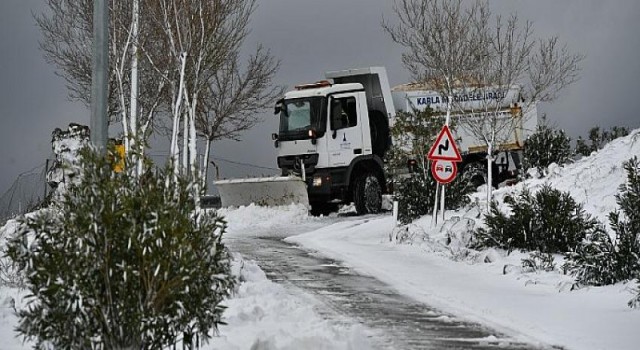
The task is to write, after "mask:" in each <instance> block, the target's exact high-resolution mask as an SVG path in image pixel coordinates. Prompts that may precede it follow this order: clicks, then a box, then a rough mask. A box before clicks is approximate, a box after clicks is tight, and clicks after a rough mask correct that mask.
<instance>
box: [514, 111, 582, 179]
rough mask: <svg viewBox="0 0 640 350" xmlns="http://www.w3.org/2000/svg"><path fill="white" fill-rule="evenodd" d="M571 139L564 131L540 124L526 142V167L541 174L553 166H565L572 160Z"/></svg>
mask: <svg viewBox="0 0 640 350" xmlns="http://www.w3.org/2000/svg"><path fill="white" fill-rule="evenodd" d="M571 155H572V152H571V138H569V137H568V136H567V135H566V134H565V132H564V130H555V129H553V128H551V127H550V126H548V125H547V124H545V123H540V124H539V125H538V128H537V130H536V132H535V133H533V134H532V135H531V136H529V138H528V139H527V140H526V141H525V148H524V159H523V163H524V167H525V169H533V168H535V169H537V170H538V172H539V173H541V174H542V173H543V171H544V170H545V169H546V168H547V167H548V166H549V165H550V164H551V163H557V164H564V163H566V162H567V161H568V160H569V159H570V158H571Z"/></svg>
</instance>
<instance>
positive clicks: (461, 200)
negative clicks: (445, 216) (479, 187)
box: [394, 167, 473, 224]
mask: <svg viewBox="0 0 640 350" xmlns="http://www.w3.org/2000/svg"><path fill="white" fill-rule="evenodd" d="M425 176H426V177H425ZM471 192H473V186H472V185H471V184H470V183H469V182H467V181H465V179H464V178H462V177H458V178H456V179H455V180H454V181H453V182H451V183H450V184H448V185H446V190H445V199H446V200H445V207H446V209H448V210H453V209H458V208H460V207H463V206H465V205H467V204H468V203H469V201H470V200H469V196H468V195H469V194H470V193H471ZM394 193H395V196H396V200H397V201H398V219H399V220H400V222H401V223H403V224H408V223H410V222H412V221H413V220H415V219H417V218H419V217H421V216H424V215H427V214H429V213H431V211H432V210H433V206H434V204H435V203H434V200H435V198H434V197H435V194H436V181H435V180H434V178H433V177H432V176H431V174H430V173H427V174H426V175H425V174H424V173H423V171H422V169H421V168H420V167H418V171H417V172H415V173H413V174H411V176H409V177H406V178H404V179H402V180H400V181H399V183H398V185H397V188H396V189H395V191H394Z"/></svg>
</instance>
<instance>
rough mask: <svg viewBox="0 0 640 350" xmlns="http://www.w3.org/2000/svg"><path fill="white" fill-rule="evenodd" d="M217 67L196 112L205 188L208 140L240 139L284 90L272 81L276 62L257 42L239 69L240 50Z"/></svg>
mask: <svg viewBox="0 0 640 350" xmlns="http://www.w3.org/2000/svg"><path fill="white" fill-rule="evenodd" d="M232 57H233V58H231V59H229V60H228V61H227V62H226V63H225V65H224V66H223V67H222V69H220V70H218V72H217V73H216V75H215V76H214V77H213V81H212V84H211V85H210V86H209V90H208V91H207V92H208V95H207V98H205V99H204V105H205V107H204V108H203V109H202V111H201V112H200V113H198V115H197V116H196V127H197V131H198V133H199V134H200V135H201V136H202V137H204V138H205V140H206V146H205V155H204V167H203V168H202V169H201V179H202V181H203V186H204V188H206V183H207V173H208V164H209V158H210V154H211V144H212V143H213V142H214V141H216V140H222V139H231V140H236V141H239V140H240V135H241V133H242V132H243V131H246V130H248V129H250V128H252V127H254V126H255V125H256V124H257V123H258V122H259V121H260V119H259V117H258V116H259V113H260V112H262V111H264V110H265V109H266V108H268V107H269V106H271V105H272V103H273V101H274V100H275V99H276V98H277V97H278V96H281V95H282V94H283V93H284V89H283V88H282V87H277V86H274V85H273V83H272V79H273V76H274V75H275V73H276V71H277V69H278V66H279V63H278V62H277V61H275V59H274V58H273V57H272V56H271V55H270V53H269V52H268V51H266V50H265V49H264V48H263V47H262V46H258V48H257V49H256V52H255V54H254V55H252V56H251V57H250V58H249V61H248V63H247V64H246V68H245V69H244V71H243V70H241V67H240V62H239V54H238V53H235V54H234V55H233V56H232Z"/></svg>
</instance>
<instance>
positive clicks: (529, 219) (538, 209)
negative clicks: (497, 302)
mask: <svg viewBox="0 0 640 350" xmlns="http://www.w3.org/2000/svg"><path fill="white" fill-rule="evenodd" d="M504 202H505V204H507V205H508V206H509V207H510V209H511V214H510V215H509V214H505V213H503V212H502V211H501V210H500V209H499V208H498V206H497V204H496V203H495V202H493V203H492V204H491V211H490V212H489V214H487V215H486V217H485V223H486V226H487V228H486V229H484V228H480V229H478V230H477V231H476V238H477V241H478V243H479V245H480V246H488V247H500V248H504V249H507V250H509V251H512V250H514V249H523V250H530V251H534V250H535V251H540V252H542V253H566V252H569V251H572V250H574V249H575V247H576V246H578V244H579V243H580V242H581V241H582V240H583V238H584V237H585V235H587V234H588V233H590V232H594V231H597V230H599V228H598V225H597V221H596V220H594V219H592V218H591V217H590V216H589V215H587V214H586V213H585V212H584V210H583V208H582V205H580V204H578V203H576V202H575V200H574V199H573V198H572V197H571V196H570V195H569V193H567V192H561V191H559V190H556V189H554V188H552V187H550V186H548V185H545V186H543V187H542V188H541V189H540V190H539V191H538V192H536V193H535V194H531V192H529V190H527V189H524V190H523V191H522V192H521V193H520V194H519V195H518V196H517V197H505V199H504Z"/></svg>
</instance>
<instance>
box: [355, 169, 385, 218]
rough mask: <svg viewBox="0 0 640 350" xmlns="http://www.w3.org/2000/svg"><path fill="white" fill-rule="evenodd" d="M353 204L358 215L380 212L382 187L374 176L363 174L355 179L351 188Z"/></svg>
mask: <svg viewBox="0 0 640 350" xmlns="http://www.w3.org/2000/svg"><path fill="white" fill-rule="evenodd" d="M353 202H354V204H355V207H356V212H357V213H358V215H364V214H375V213H378V212H380V209H381V207H382V187H381V186H380V181H379V180H378V178H377V177H376V176H375V175H373V174H371V173H365V174H363V175H360V177H358V178H356V181H355V184H354V186H353Z"/></svg>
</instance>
